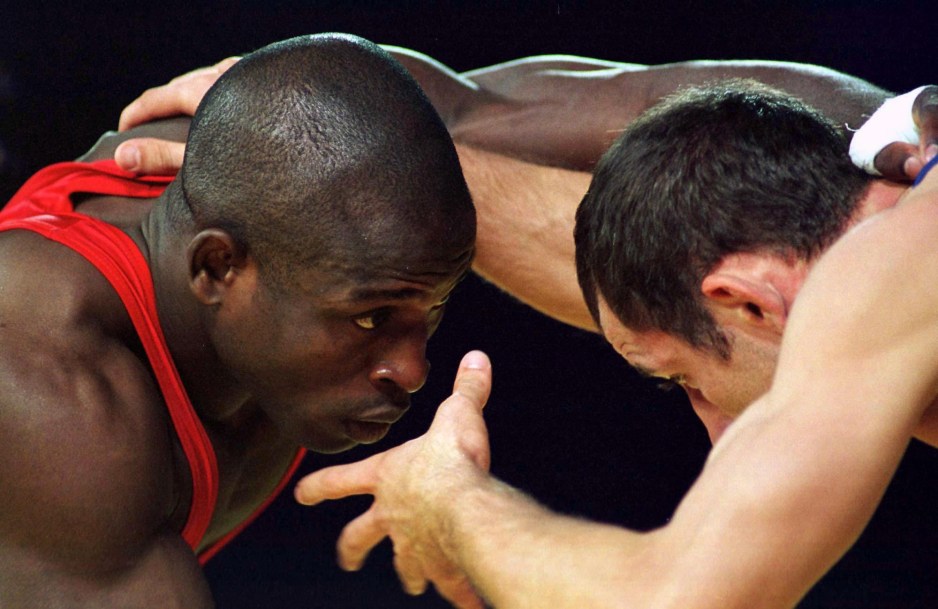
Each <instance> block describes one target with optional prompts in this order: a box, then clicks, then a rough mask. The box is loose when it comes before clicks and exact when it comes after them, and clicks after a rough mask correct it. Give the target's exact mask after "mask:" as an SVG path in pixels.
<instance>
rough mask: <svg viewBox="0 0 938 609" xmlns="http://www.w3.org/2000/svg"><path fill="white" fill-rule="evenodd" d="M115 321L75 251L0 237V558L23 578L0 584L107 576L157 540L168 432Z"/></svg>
mask: <svg viewBox="0 0 938 609" xmlns="http://www.w3.org/2000/svg"><path fill="white" fill-rule="evenodd" d="M126 323H127V321H126V319H125V314H124V312H123V307H122V305H121V304H120V301H119V299H118V298H117V296H116V294H114V293H113V291H111V290H110V288H109V286H108V285H107V283H106V281H105V280H104V278H103V277H101V276H100V275H99V274H98V273H97V271H96V270H94V269H93V268H92V267H91V266H90V265H89V264H88V263H87V262H85V261H84V260H83V259H81V258H80V257H78V256H77V255H76V254H74V253H73V252H71V251H69V250H66V249H65V248H63V247H62V246H59V245H57V244H54V243H51V242H49V241H46V240H44V239H42V238H41V237H39V236H36V235H33V234H31V233H26V232H20V231H14V232H10V233H3V234H2V235H0V476H2V479H3V480H4V492H3V493H2V494H0V539H2V542H0V563H2V564H3V565H4V569H5V570H6V573H5V575H6V574H7V573H10V574H12V573H19V572H20V571H21V570H22V574H23V578H24V579H21V580H17V579H16V578H15V577H14V578H3V581H9V582H14V581H21V582H28V581H29V578H28V577H26V573H27V572H29V569H35V568H36V567H37V564H36V563H39V564H42V565H44V567H45V568H46V569H48V570H49V571H51V572H54V571H55V570H56V569H62V570H64V571H67V572H69V573H89V572H104V573H106V572H109V571H111V572H113V571H116V570H120V569H121V568H122V566H126V565H129V564H133V563H134V562H135V561H136V560H138V559H139V557H140V556H142V555H145V554H147V553H149V552H151V551H152V547H151V546H152V544H153V543H154V541H155V540H156V539H157V538H158V537H159V536H160V535H161V534H162V533H161V529H162V528H164V527H165V523H166V520H167V514H168V513H169V512H170V511H171V509H172V507H173V495H172V494H173V487H172V479H173V478H172V447H171V444H170V437H171V436H170V433H169V430H168V428H167V422H166V420H165V415H164V414H163V409H162V408H161V407H160V400H159V397H158V393H157V392H156V390H155V387H154V384H153V382H152V380H151V378H150V375H149V371H148V368H147V367H146V365H145V364H144V363H142V362H141V360H140V359H139V357H138V356H137V355H136V347H135V345H134V344H133V342H132V341H130V340H129V339H128V338H127V336H126V335H125V334H124V333H123V331H124V329H125V325H126ZM177 537H178V536H177ZM3 585H4V586H5V585H6V584H3ZM24 585H25V584H24ZM10 593H11V591H10V590H6V589H0V595H2V594H7V595H9V594H10ZM53 606H54V605H53Z"/></svg>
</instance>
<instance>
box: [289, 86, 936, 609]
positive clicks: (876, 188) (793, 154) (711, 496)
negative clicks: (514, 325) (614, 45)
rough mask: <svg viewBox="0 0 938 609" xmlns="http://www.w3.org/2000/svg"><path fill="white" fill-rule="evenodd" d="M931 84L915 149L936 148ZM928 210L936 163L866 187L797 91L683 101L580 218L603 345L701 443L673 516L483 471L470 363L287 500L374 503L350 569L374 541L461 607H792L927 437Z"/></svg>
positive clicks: (729, 89) (648, 124)
mask: <svg viewBox="0 0 938 609" xmlns="http://www.w3.org/2000/svg"><path fill="white" fill-rule="evenodd" d="M933 94H934V90H931V91H929V92H925V95H923V97H922V98H920V99H921V100H922V103H921V105H920V107H919V110H920V111H921V112H922V116H921V117H920V119H921V120H920V122H919V125H920V127H922V129H921V139H922V142H921V145H920V146H919V147H917V148H916V150H914V151H911V152H912V153H913V154H914V153H915V152H916V151H921V152H925V151H927V150H929V148H930V145H931V144H934V143H935V137H936V135H938V132H936V131H935V130H934V129H933V128H932V127H934V125H935V118H936V117H938V105H936V104H935V103H934V102H935V97H934V95H933ZM928 125H931V127H929V126H928ZM887 141H888V140H887ZM675 159H678V160H677V161H675ZM918 163H919V167H921V164H920V163H921V160H919V161H918ZM900 165H901V163H900ZM934 165H935V163H934V161H932V162H929V163H927V164H925V168H924V169H923V170H922V172H924V171H927V170H928V169H929V168H930V167H934ZM819 208H820V209H819ZM936 209H938V173H936V172H935V171H934V170H931V171H930V173H922V175H920V176H919V180H918V184H917V185H916V186H914V187H913V188H909V187H908V186H907V185H906V184H900V183H895V182H883V181H873V180H871V179H870V178H869V177H868V176H865V175H864V174H862V173H861V172H860V170H859V169H857V168H856V167H854V166H853V165H852V164H851V163H850V161H849V159H848V157H847V155H846V145H845V142H844V141H843V139H842V137H841V136H840V134H838V133H837V130H836V127H835V126H834V125H831V124H830V123H829V122H828V121H827V120H826V119H825V118H824V117H822V116H821V115H819V114H818V113H816V112H815V111H813V110H811V109H809V108H807V107H805V106H804V105H803V104H802V103H801V102H800V101H798V100H795V99H793V98H791V97H789V96H786V95H784V94H780V93H778V92H775V91H772V90H768V89H766V88H764V87H761V86H756V85H751V84H741V83H729V84H722V85H719V86H713V87H711V88H704V89H702V90H699V91H690V92H685V93H684V94H681V95H677V96H675V98H673V99H671V100H669V101H667V102H665V103H663V104H662V105H661V106H660V107H657V108H655V109H653V110H652V111H650V112H649V113H647V114H646V115H644V116H643V117H641V118H639V119H638V120H637V121H635V122H634V123H633V124H632V125H630V126H629V127H628V128H627V129H626V130H625V132H624V133H623V135H622V136H621V138H620V139H619V140H618V141H617V142H616V144H615V145H614V146H613V147H612V149H610V151H609V152H608V153H607V155H606V156H605V157H604V158H603V160H602V161H601V162H600V164H599V166H598V167H597V170H596V173H595V177H594V179H593V183H592V184H591V186H590V189H589V192H588V194H587V196H586V198H585V199H584V201H583V203H582V204H581V206H580V209H579V211H578V214H577V226H576V237H577V241H576V247H577V262H578V271H579V276H580V282H581V285H582V287H583V289H584V295H585V296H586V299H587V301H588V302H589V304H590V308H591V310H592V311H593V312H594V313H595V315H596V320H597V323H598V324H599V326H600V327H601V329H602V331H603V333H604V334H605V336H606V338H607V339H608V341H609V342H610V344H611V345H612V346H613V347H614V348H615V349H616V350H617V351H618V352H619V353H620V354H621V355H622V356H623V357H624V358H625V359H626V360H628V361H629V362H630V363H632V364H633V365H635V366H636V367H639V368H640V369H642V370H644V371H646V372H647V373H648V374H650V375H653V376H659V377H663V378H667V379H670V380H672V381H673V382H676V383H678V384H680V385H682V386H683V387H684V389H685V390H686V391H687V393H688V395H689V396H690V398H691V401H692V403H693V405H694V407H695V409H696V410H697V412H698V414H700V415H701V418H703V419H704V422H705V423H706V424H707V426H708V428H709V429H710V431H711V434H712V436H713V437H714V438H715V439H716V442H715V445H714V450H713V452H712V453H711V455H710V457H709V459H708V461H707V464H706V466H705V468H704V471H703V472H702V474H701V476H700V478H699V479H698V480H697V482H696V483H695V484H694V486H693V487H692V488H691V490H690V491H689V493H688V494H687V496H686V497H685V498H684V500H683V501H682V503H681V505H680V506H679V507H678V510H677V512H676V513H675V515H674V517H673V518H672V519H671V521H670V522H669V523H668V524H667V525H666V526H664V527H662V528H660V529H657V530H655V531H651V532H648V533H637V532H633V531H628V530H625V529H622V528H618V527H613V526H606V525H601V524H595V523H588V522H584V521H580V520H576V519H572V518H568V517H564V516H560V515H558V514H553V513H551V512H549V511H548V510H546V509H544V508H542V507H541V506H538V505H537V504H536V503H535V502H534V501H532V500H531V499H529V498H527V497H525V496H524V495H522V494H521V493H519V492H517V491H516V490H514V489H512V488H511V487H508V486H506V485H505V484H503V483H501V482H499V481H498V480H496V479H494V478H493V477H491V476H489V475H488V474H487V471H486V470H487V466H488V459H489V455H488V446H487V442H486V432H485V424H484V422H483V420H482V418H481V410H482V407H483V405H484V403H485V400H486V398H487V396H488V391H489V388H490V382H491V367H490V365H489V363H488V361H487V359H486V358H485V357H484V355H482V354H479V353H473V354H470V355H468V356H467V358H466V360H464V363H463V367H462V369H461V371H460V374H459V375H458V376H457V379H456V385H455V390H454V395H453V397H451V398H450V399H449V400H447V401H446V402H444V403H443V404H442V405H441V407H440V409H439V411H438V413H437V416H436V419H435V420H434V423H433V425H432V426H431V428H430V430H429V432H428V433H427V434H426V435H425V436H423V437H421V438H419V439H417V440H415V441H413V442H411V443H408V444H406V445H403V446H401V447H398V448H395V449H391V450H390V451H387V452H385V453H382V454H379V455H376V456H375V457H372V458H371V459H369V460H367V461H363V462H361V463H358V464H353V465H349V466H342V467H338V468H332V469H328V470H322V471H320V472H316V473H314V474H312V475H310V476H308V477H307V478H305V479H304V480H303V481H301V483H300V484H299V486H298V487H297V497H298V498H299V499H300V501H302V502H306V503H316V502H318V501H321V500H323V499H332V498H338V497H344V496H347V495H350V494H356V493H370V494H373V495H375V497H376V502H375V504H374V505H373V506H372V508H371V509H370V510H369V511H368V512H367V513H366V514H364V515H362V516H361V517H360V518H358V519H357V520H355V521H353V522H352V523H350V524H349V525H348V526H347V527H346V529H345V531H344V532H343V534H342V538H341V539H340V541H339V550H340V557H341V561H342V563H343V565H345V566H346V567H347V568H357V567H358V566H359V565H360V564H361V563H362V561H363V560H364V557H365V556H366V555H367V553H368V551H369V550H370V548H371V547H372V546H373V545H374V544H375V543H377V542H378V541H379V540H380V539H382V538H383V537H384V536H390V537H391V538H392V540H393V541H394V543H395V546H396V548H397V549H398V552H397V557H396V561H395V566H396V567H397V569H398V573H399V574H400V576H401V579H402V581H403V582H404V585H405V588H406V589H407V590H409V591H410V592H413V593H417V592H420V591H421V590H422V589H423V588H424V587H425V586H426V583H427V581H428V580H429V581H432V582H434V584H435V585H436V586H437V587H438V588H443V589H446V590H448V595H449V596H451V597H453V598H459V599H460V602H459V603H458V606H460V607H465V608H470V607H481V601H480V597H481V598H485V599H486V600H487V601H488V603H489V604H490V605H492V606H494V607H499V608H500V609H501V608H527V607H543V606H550V607H571V608H572V607H583V606H589V607H632V606H635V607H682V608H683V607H695V608H697V607H700V608H708V607H713V608H718V607H719V608H723V607H765V608H775V607H778V608H784V607H793V606H795V605H796V604H797V603H798V601H799V600H800V599H801V597H802V596H803V595H804V594H805V593H806V592H807V591H808V589H810V587H811V586H812V585H813V584H814V582H816V581H817V580H818V579H819V578H820V577H821V576H822V575H823V574H824V573H825V571H826V570H827V569H829V568H830V567H831V566H832V565H833V564H834V562H835V561H836V560H837V559H838V558H839V557H840V556H841V555H842V554H843V553H844V552H845V551H846V550H847V549H848V548H849V547H850V546H851V545H852V543H853V542H854V541H855V540H856V538H857V536H858V535H859V534H860V532H861V531H862V530H863V528H864V526H865V525H866V523H867V521H868V520H869V518H870V517H871V515H872V513H873V511H874V510H875V508H876V506H877V504H878V502H879V500H880V498H881V497H882V494H883V492H884V491H885V488H886V486H887V484H888V483H889V481H890V479H891V477H892V474H893V472H894V471H895V468H896V467H897V465H898V462H899V460H900V458H901V456H902V455H903V453H904V452H905V449H906V446H907V445H908V443H909V442H910V440H911V439H912V438H913V437H916V438H919V439H921V440H924V441H926V442H928V443H930V444H932V445H938V405H936V404H938V348H936V345H938V314H936V311H938V289H936V288H935V286H936V282H938V273H936V270H935V269H936V267H938V265H936V264H935V260H934V258H935V255H936V250H935V248H934V245H933V243H934V240H933V237H934V234H935V233H936V231H938V214H936ZM864 219H866V220H865V221H864ZM656 238H657V239H659V243H658V244H656V243H654V241H655V239H656ZM720 248H725V249H720ZM675 284H676V285H677V287H676V288H675V287H674V286H675ZM783 329H784V336H783V334H782V331H783ZM773 372H774V376H773ZM766 390H767V393H764V392H765V391H766ZM763 393H764V394H763ZM753 400H754V401H753ZM750 402H752V403H751V404H750ZM731 419H735V421H734V422H733V423H732V425H729V424H728V423H729V421H730V420H731ZM467 582H468V583H467Z"/></svg>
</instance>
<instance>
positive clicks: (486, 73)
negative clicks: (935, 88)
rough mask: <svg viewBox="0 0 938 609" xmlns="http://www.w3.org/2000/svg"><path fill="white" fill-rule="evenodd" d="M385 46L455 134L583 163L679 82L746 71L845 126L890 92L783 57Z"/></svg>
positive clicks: (532, 156) (476, 143) (501, 149)
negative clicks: (459, 64)
mask: <svg viewBox="0 0 938 609" xmlns="http://www.w3.org/2000/svg"><path fill="white" fill-rule="evenodd" d="M391 50H392V54H393V55H394V56H395V58H396V59H397V60H398V61H400V62H401V63H403V64H404V66H405V67H406V68H407V69H408V70H409V71H410V72H411V74H413V75H414V77H415V78H416V79H417V81H418V82H419V83H420V85H421V87H423V89H424V90H425V91H426V92H427V95H428V96H429V97H430V100H431V101H432V102H433V104H434V107H435V108H436V109H437V111H438V112H440V115H441V116H442V117H443V119H444V121H445V122H446V124H447V126H448V127H449V128H450V132H451V134H452V135H453V139H455V140H456V141H457V143H463V144H467V145H470V146H473V147H476V148H482V149H485V150H488V151H491V152H498V153H501V154H504V155H507V156H513V157H515V158H520V159H525V160H529V161H533V162H538V163H542V164H547V165H554V166H559V167H566V168H569V169H579V170H586V171H588V170H591V169H592V167H593V166H594V165H595V163H596V161H597V160H598V159H599V157H600V156H601V155H602V154H603V153H604V152H605V151H606V149H607V148H608V147H609V145H610V144H611V143H612V141H613V140H614V139H615V137H616V136H617V135H618V132H619V130H621V129H622V128H623V127H625V126H626V125H627V124H628V123H629V122H631V121H632V120H633V119H634V118H636V117H637V116H638V115H639V114H640V113H641V112H643V111H644V110H646V109H647V108H649V107H651V106H652V105H654V104H655V103H657V102H658V101H659V100H660V99H661V98H662V97H664V96H666V95H668V94H670V93H673V92H674V91H675V90H676V89H677V88H679V87H681V86H687V85H696V84H704V83H707V82H711V81H716V80H721V79H727V78H752V79H755V80H758V81H760V82H763V83H765V84H768V85H771V86H774V87H777V88H780V89H782V90H785V91H787V92H789V93H791V94H793V95H796V96H798V97H800V98H802V99H804V100H805V101H807V102H808V103H809V104H811V105H813V106H815V107H816V108H818V109H819V110H821V111H822V112H823V113H824V114H826V115H827V116H829V117H831V118H832V119H833V120H834V121H835V122H837V123H838V124H849V125H850V126H852V127H854V128H856V127H858V126H859V125H860V124H862V122H863V120H864V118H865V116H866V115H868V114H869V113H871V112H872V111H873V110H875V109H876V108H877V107H878V106H879V105H880V104H881V103H882V101H883V100H884V99H886V97H887V96H888V95H889V93H888V92H887V91H885V90H883V89H880V88H879V87H876V86H874V85H872V84H870V83H868V82H866V81H864V80H861V79H859V78H856V77H853V76H849V75H847V74H843V73H841V72H837V71H835V70H830V69H828V68H821V67H818V66H812V65H805V64H795V63H786V62H770V61H720V62H716V61H691V62H682V63H673V64H665V65H659V66H644V65H638V64H623V63H617V62H609V61H602V60H596V59H588V58H582V57H573V56H553V55H549V56H539V57H529V58H525V59H521V60H517V61H512V62H508V63H503V64H499V65H495V66H491V67H488V68H481V69H478V70H473V71H470V72H465V73H463V74H456V73H455V72H453V71H452V70H449V69H448V68H446V67H445V66H442V65H441V64H439V62H436V61H435V60H433V59H432V58H430V57H427V56H426V55H422V54H420V53H416V52H414V51H410V50H408V49H399V48H391Z"/></svg>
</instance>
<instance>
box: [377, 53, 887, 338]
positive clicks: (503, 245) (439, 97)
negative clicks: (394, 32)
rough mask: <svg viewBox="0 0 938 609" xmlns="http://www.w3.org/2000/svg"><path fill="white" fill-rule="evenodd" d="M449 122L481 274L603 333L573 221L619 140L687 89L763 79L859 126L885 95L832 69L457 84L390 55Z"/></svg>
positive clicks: (581, 66)
mask: <svg viewBox="0 0 938 609" xmlns="http://www.w3.org/2000/svg"><path fill="white" fill-rule="evenodd" d="M390 50H391V51H392V54H393V55H394V56H395V57H396V58H397V59H398V60H399V61H401V62H402V63H403V64H404V66H405V67H406V68H407V69H408V70H409V71H410V72H411V74H413V76H414V77H415V78H416V80H417V81H418V82H419V83H420V85H421V86H422V87H423V89H424V90H425V91H426V93H427V95H428V97H430V100H431V101H432V102H433V104H434V107H435V108H436V109H437V111H438V112H439V113H440V115H441V116H442V117H443V119H444V121H445V122H446V124H447V127H448V128H449V130H450V133H451V134H452V136H453V139H454V141H455V142H456V145H457V148H458V150H459V151H460V158H461V160H462V162H463V170H464V174H465V176H466V180H467V182H468V183H469V188H470V190H471V192H472V195H473V199H474V200H475V202H476V206H477V208H478V216H479V230H478V254H477V258H476V261H475V263H474V268H475V270H476V272H478V273H479V274H480V275H482V276H483V277H485V278H487V279H488V280H489V281H491V282H493V283H494V284H496V285H498V286H499V287H501V288H502V289H504V290H505V291H507V292H509V293H511V294H513V295H514V296H516V297H517V298H519V299H520V300H521V301H523V302H525V303H527V304H529V305H531V306H532V307H534V308H535V309H537V310H539V311H541V312H543V313H546V314H547V315H549V316H551V317H554V318H555V319H559V320H561V321H564V322H567V323H570V324H572V325H575V326H579V327H582V328H587V329H595V326H594V324H593V321H592V319H591V318H590V316H589V312H588V311H587V310H586V306H585V304H584V302H583V299H582V296H581V294H580V290H579V286H578V285H577V282H576V270H575V268H574V258H573V252H574V247H573V218H574V213H575V211H576V207H577V206H578V205H579V202H580V200H581V199H582V197H583V195H584V194H585V193H586V189H587V187H588V185H589V180H590V174H589V173H588V172H589V171H590V170H591V169H592V168H593V166H594V165H595V163H596V162H597V161H598V160H599V158H600V156H602V154H603V153H604V152H605V150H606V149H607V148H608V146H609V145H610V144H611V143H612V141H613V140H614V139H615V138H616V136H617V135H618V133H619V131H620V130H621V129H622V128H623V127H625V126H626V125H627V124H628V123H629V122H631V121H632V120H633V119H634V118H635V117H636V116H638V115H639V114H640V113H641V112H642V111H644V110H645V109H647V108H649V107H650V106H652V105H654V104H655V103H656V102H657V101H659V100H660V99H661V98H662V97H663V96H665V95H668V94H669V93H672V92H673V91H674V90H675V89H676V88H678V87H679V86H684V85H691V84H702V83H704V82H708V81H713V80H718V79H724V78H754V79H757V80H760V81H762V82H765V83H766V84H770V85H773V86H776V87H779V88H782V89H784V90H787V91H789V92H791V93H793V94H795V95H798V96H799V97H802V98H804V99H805V100H807V101H808V102H809V103H811V104H813V105H815V106H816V107H818V108H819V109H820V110H822V111H824V112H825V113H826V114H828V115H829V116H831V117H832V118H834V119H835V120H836V121H838V122H839V123H841V124H845V123H849V124H851V125H853V126H857V125H859V124H860V123H862V122H863V120H864V115H866V114H868V113H870V112H872V111H873V110H875V109H876V107H877V106H879V104H880V103H881V102H882V100H883V99H884V98H885V97H886V92H885V91H883V90H882V89H879V88H877V87H874V86H873V85H871V84H869V83H867V82H865V81H863V80H860V79H858V78H855V77H852V76H848V75H846V74H842V73H840V72H836V71H834V70H830V69H827V68H821V67H818V66H810V65H803V64H794V63H782V62H768V61H723V62H715V61H694V62H684V63H676V64H667V65H661V66H642V65H636V64H622V63H616V62H609V61H602V60H596V59H587V58H582V57H573V56H553V55H552V56H541V57H529V58H525V59H520V60H516V61H512V62H507V63H503V64H499V65H496V66H491V67H488V68H482V69H479V70H473V71H470V72H465V73H463V74H457V73H455V72H453V71H452V70H450V69H449V68H447V67H446V66H443V65H442V64H440V63H439V62H437V61H436V60H434V59H432V58H430V57H427V56H426V55H422V54H420V53H416V52H414V51H410V50H407V49H400V48H393V47H392V48H390Z"/></svg>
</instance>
